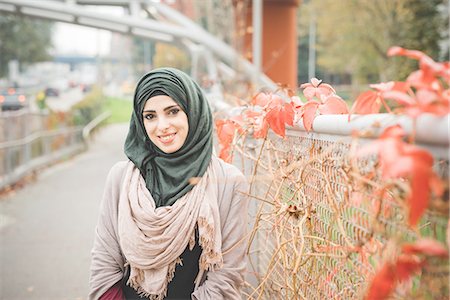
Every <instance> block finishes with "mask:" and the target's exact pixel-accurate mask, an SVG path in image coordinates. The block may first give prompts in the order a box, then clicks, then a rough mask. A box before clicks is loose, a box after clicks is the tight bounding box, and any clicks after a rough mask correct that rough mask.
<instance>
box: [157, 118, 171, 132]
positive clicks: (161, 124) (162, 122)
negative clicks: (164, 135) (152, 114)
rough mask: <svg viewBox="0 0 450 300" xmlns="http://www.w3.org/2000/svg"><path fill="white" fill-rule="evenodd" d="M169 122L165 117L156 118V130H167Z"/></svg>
mask: <svg viewBox="0 0 450 300" xmlns="http://www.w3.org/2000/svg"><path fill="white" fill-rule="evenodd" d="M169 125H170V123H169V120H168V119H167V118H165V117H159V118H158V129H159V130H165V129H167V128H169Z"/></svg>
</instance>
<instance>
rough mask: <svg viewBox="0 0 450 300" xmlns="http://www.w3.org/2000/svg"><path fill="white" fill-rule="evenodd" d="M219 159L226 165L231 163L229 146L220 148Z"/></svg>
mask: <svg viewBox="0 0 450 300" xmlns="http://www.w3.org/2000/svg"><path fill="white" fill-rule="evenodd" d="M219 158H220V159H222V160H223V161H225V162H227V163H231V161H232V155H231V145H227V146H225V147H221V149H220V152H219Z"/></svg>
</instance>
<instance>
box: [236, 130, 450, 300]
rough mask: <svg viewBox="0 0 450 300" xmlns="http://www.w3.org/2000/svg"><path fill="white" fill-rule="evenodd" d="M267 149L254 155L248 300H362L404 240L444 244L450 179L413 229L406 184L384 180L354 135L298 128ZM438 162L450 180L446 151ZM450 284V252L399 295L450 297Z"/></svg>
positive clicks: (273, 140) (439, 169)
mask: <svg viewBox="0 0 450 300" xmlns="http://www.w3.org/2000/svg"><path fill="white" fill-rule="evenodd" d="M261 147H262V148H261V149H256V151H254V154H253V156H251V155H250V156H251V158H252V159H253V161H254V163H255V165H256V172H255V173H253V177H252V180H251V190H250V198H251V199H252V200H251V203H253V204H255V209H254V215H253V216H252V219H253V220H254V225H253V231H252V232H251V236H250V240H249V241H250V242H249V257H250V259H249V266H250V268H249V269H250V274H249V276H250V277H251V279H250V280H249V281H248V288H247V290H246V298H247V299H363V298H364V294H365V292H366V290H367V288H368V284H369V282H370V281H371V280H372V278H373V276H374V274H375V272H376V271H377V269H378V268H379V267H380V265H381V264H382V262H383V261H387V260H389V259H390V258H392V257H394V256H396V255H398V249H397V248H396V246H395V245H396V244H395V243H396V242H399V241H413V240H415V239H417V238H418V237H419V236H421V237H432V238H434V239H437V240H438V241H441V242H442V243H444V244H445V243H446V237H445V236H446V228H447V224H448V217H449V216H448V186H447V192H446V194H445V195H444V196H443V197H440V198H438V197H434V196H433V197H432V199H431V203H430V206H429V210H428V211H427V213H426V215H425V216H424V217H423V218H422V220H421V222H420V224H419V225H418V226H417V230H413V229H412V228H411V227H410V226H408V224H407V219H408V215H407V212H408V209H407V207H406V204H405V202H404V199H405V194H406V193H407V191H408V188H407V187H406V186H405V182H402V181H401V180H398V181H383V180H381V178H380V174H379V171H378V169H379V168H377V166H378V162H377V160H376V157H375V156H371V157H369V158H365V159H357V158H356V154H355V153H356V152H355V150H356V149H357V148H358V146H357V142H356V141H355V140H353V141H352V140H351V139H346V140H339V139H338V138H331V139H330V138H329V137H323V136H322V137H321V136H320V135H317V134H316V135H314V136H312V135H306V134H304V135H301V134H300V135H296V134H294V135H293V134H291V135H290V136H288V137H287V138H286V139H280V138H277V137H273V138H269V139H267V140H265V141H264V143H263V145H262V146H261ZM260 150H261V151H260ZM244 152H246V151H242V153H244ZM247 152H248V153H251V151H247ZM248 157H249V156H248ZM435 169H436V171H437V173H438V174H440V175H441V177H442V178H443V179H445V180H446V182H448V176H447V174H448V158H445V159H442V158H435ZM254 171H255V170H254ZM448 283H449V269H448V260H446V259H434V260H432V261H431V263H429V264H428V265H427V266H425V267H424V269H423V271H422V273H421V274H417V275H416V276H414V277H413V279H412V280H410V281H408V282H406V283H403V284H402V285H400V286H399V287H398V288H397V289H396V290H395V293H394V296H393V299H448V297H449V289H448Z"/></svg>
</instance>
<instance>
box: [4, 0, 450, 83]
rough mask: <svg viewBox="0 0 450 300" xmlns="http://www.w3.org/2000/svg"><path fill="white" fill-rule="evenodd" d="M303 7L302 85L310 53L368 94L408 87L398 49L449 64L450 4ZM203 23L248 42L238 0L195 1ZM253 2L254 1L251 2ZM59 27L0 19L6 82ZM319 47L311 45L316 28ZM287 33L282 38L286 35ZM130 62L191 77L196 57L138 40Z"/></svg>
mask: <svg viewBox="0 0 450 300" xmlns="http://www.w3.org/2000/svg"><path fill="white" fill-rule="evenodd" d="M299 2H300V5H299V7H298V28H297V29H298V83H299V84H300V83H304V82H308V81H309V79H310V78H308V77H309V76H308V61H309V59H310V57H309V56H310V48H311V47H312V49H313V50H314V51H315V55H316V60H315V76H316V77H318V78H320V79H323V80H324V81H326V82H328V83H331V84H333V85H336V86H339V85H346V86H350V87H351V89H352V90H353V91H359V90H361V89H365V88H366V87H367V84H368V83H376V82H382V81H388V80H403V79H405V77H406V76H407V75H408V74H409V73H410V72H411V71H412V70H413V69H414V68H415V67H416V62H415V61H412V60H408V59H406V58H404V57H395V58H388V57H387V56H386V51H387V49H388V48H389V47H391V46H394V45H398V46H401V47H404V48H408V49H416V50H420V51H423V52H425V53H426V54H428V55H429V56H431V57H432V58H433V59H435V60H437V61H443V60H449V48H450V45H449V44H450V42H449V16H448V5H449V4H448V2H447V1H446V0H375V1H374V0H339V1H335V0H303V1H302V0H300V1H299ZM194 3H195V7H194V9H195V16H196V20H195V21H196V22H197V23H198V24H199V25H201V26H202V27H204V28H205V29H206V30H208V31H209V32H211V33H213V34H214V35H215V36H217V37H219V38H220V39H222V40H223V41H225V42H227V43H229V44H231V45H233V46H234V47H235V48H237V49H238V50H239V48H240V47H241V46H242V44H243V41H242V40H241V38H239V34H237V33H236V32H235V30H234V25H235V24H234V21H233V20H238V21H239V20H242V19H243V18H245V14H246V13H247V11H246V9H245V6H244V7H241V6H242V5H241V6H237V7H236V6H233V0H208V1H195V2H194ZM249 3H250V2H249ZM52 24H53V23H52V22H49V21H44V20H40V19H32V18H29V17H21V16H18V15H12V14H0V27H1V30H0V77H1V76H5V75H6V72H7V69H8V61H10V60H13V59H16V60H19V61H21V67H23V66H26V65H27V64H29V63H33V62H38V61H45V60H49V59H50V58H51V55H50V54H51V51H52V41H51V36H52ZM312 25H314V26H315V29H316V30H315V33H314V36H315V41H316V43H315V45H310V44H309V41H310V35H311V33H312V32H311V26H312ZM280 34H282V32H280ZM133 45H134V48H133V53H132V55H131V60H130V61H129V63H130V64H131V65H132V69H133V72H134V73H135V74H142V73H144V72H145V71H148V69H149V68H150V66H151V67H161V66H167V65H171V66H175V67H178V68H180V69H182V70H185V71H189V68H190V66H189V65H190V61H189V56H188V54H187V53H186V51H184V49H182V48H180V47H177V46H175V45H169V44H163V43H156V42H154V41H149V40H145V39H140V38H136V37H135V38H133Z"/></svg>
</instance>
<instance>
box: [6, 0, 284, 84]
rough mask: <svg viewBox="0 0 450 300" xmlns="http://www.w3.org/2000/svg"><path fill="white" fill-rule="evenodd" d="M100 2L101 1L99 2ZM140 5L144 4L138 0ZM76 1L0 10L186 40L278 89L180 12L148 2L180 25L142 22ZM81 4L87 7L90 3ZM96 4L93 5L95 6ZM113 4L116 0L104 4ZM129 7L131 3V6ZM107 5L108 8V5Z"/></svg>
mask: <svg viewBox="0 0 450 300" xmlns="http://www.w3.org/2000/svg"><path fill="white" fill-rule="evenodd" d="M96 1H97V2H99V1H100V0H96ZM137 1H140V2H141V3H143V2H142V0H137ZM74 2H77V1H70V2H60V1H52V0H41V1H34V0H0V10H3V11H8V12H13V13H18V14H24V15H29V16H34V17H39V18H45V19H51V20H56V21H61V22H66V23H72V24H79V25H83V26H89V27H95V28H100V29H106V30H110V31H116V32H121V33H128V34H132V35H137V36H141V37H146V38H151V39H156V40H159V41H165V42H172V41H174V39H186V40H190V41H192V42H194V43H197V44H200V45H203V46H205V47H206V48H208V49H209V50H210V51H211V52H212V53H213V54H214V55H215V56H216V57H218V58H219V59H220V60H222V61H223V62H225V63H227V64H228V65H230V66H233V65H236V64H237V65H239V66H242V67H243V70H242V71H243V72H244V73H245V74H246V75H247V76H248V77H249V78H255V77H257V78H258V79H259V82H257V85H264V86H267V87H268V88H270V89H276V85H275V84H274V83H273V81H271V80H270V79H269V78H268V77H267V76H265V75H264V74H262V73H258V72H257V71H256V69H255V67H254V66H253V65H252V64H251V63H250V62H249V61H247V60H246V59H244V58H243V57H242V56H241V55H239V54H238V53H237V52H236V51H235V50H234V49H233V48H232V47H230V46H229V45H227V44H226V43H224V42H223V41H221V40H219V39H218V38H216V37H214V36H213V35H211V34H209V33H208V32H206V31H205V30H203V29H202V28H201V27H200V26H198V25H196V24H195V23H194V22H193V21H191V20H189V19H188V18H186V17H185V16H183V15H182V14H180V13H178V12H177V11H175V10H173V9H171V8H169V7H167V6H165V5H162V4H159V3H155V2H152V1H145V3H146V4H147V5H149V6H152V7H155V8H156V9H157V10H158V12H160V13H162V14H164V15H165V16H167V17H168V18H169V19H170V20H172V21H176V22H177V24H178V26H177V25H172V24H167V23H162V22H158V21H155V20H150V19H143V18H139V17H137V16H121V17H120V18H118V17H117V16H110V15H105V14H100V13H95V12H92V11H89V10H87V9H85V8H83V7H82V6H81V5H77V4H74ZM79 2H83V3H87V2H90V1H88V0H84V1H82V0H80V1H79ZM93 2H95V1H91V3H93ZM103 2H104V3H108V4H111V3H112V2H115V1H113V0H108V1H103ZM128 3H129V2H128ZM123 4H124V1H116V5H123ZM105 5H106V4H105Z"/></svg>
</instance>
